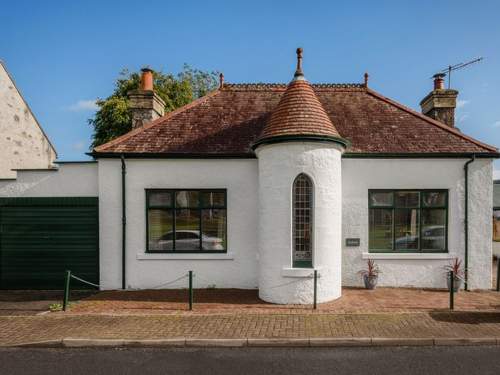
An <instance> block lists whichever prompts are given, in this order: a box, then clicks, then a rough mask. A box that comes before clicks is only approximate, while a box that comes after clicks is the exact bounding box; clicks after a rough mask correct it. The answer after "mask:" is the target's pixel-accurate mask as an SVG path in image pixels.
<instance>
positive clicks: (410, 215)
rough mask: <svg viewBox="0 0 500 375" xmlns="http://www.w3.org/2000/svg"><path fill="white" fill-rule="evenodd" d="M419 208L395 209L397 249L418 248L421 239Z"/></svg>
mask: <svg viewBox="0 0 500 375" xmlns="http://www.w3.org/2000/svg"><path fill="white" fill-rule="evenodd" d="M418 211H419V210H418V209H404V208H398V209H395V210H394V235H395V240H394V242H395V248H396V250H409V249H411V250H417V249H418V240H419V228H418V226H419V218H418Z"/></svg>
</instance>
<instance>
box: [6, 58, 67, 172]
mask: <svg viewBox="0 0 500 375" xmlns="http://www.w3.org/2000/svg"><path fill="white" fill-rule="evenodd" d="M56 156H57V154H56V150H55V148H54V146H53V145H52V144H51V143H50V140H49V139H48V138H47V135H46V134H45V133H44V131H43V129H42V127H41V126H40V124H39V123H38V121H37V119H36V117H35V116H34V114H33V112H31V109H30V107H29V106H28V103H26V101H25V100H24V98H23V97H22V95H21V92H20V91H19V89H18V88H17V86H16V84H15V82H14V80H13V78H12V77H11V76H10V75H9V73H8V71H7V68H6V67H5V65H4V64H3V62H2V61H0V179H8V178H15V177H16V171H15V170H16V169H47V168H50V167H51V166H52V165H53V162H54V160H55V159H56Z"/></svg>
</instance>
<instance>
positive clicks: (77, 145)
mask: <svg viewBox="0 0 500 375" xmlns="http://www.w3.org/2000/svg"><path fill="white" fill-rule="evenodd" d="M71 148H72V149H73V150H74V151H82V150H83V149H84V148H85V141H78V142H75V143H73V144H72V145H71Z"/></svg>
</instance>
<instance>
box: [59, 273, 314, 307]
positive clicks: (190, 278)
mask: <svg viewBox="0 0 500 375" xmlns="http://www.w3.org/2000/svg"><path fill="white" fill-rule="evenodd" d="M195 277H196V278H197V279H198V280H200V281H203V282H205V283H206V284H207V285H210V284H209V283H210V280H207V279H205V278H204V277H200V276H199V275H195V274H194V272H193V271H188V272H187V274H184V275H182V276H179V277H177V278H176V279H173V280H170V281H167V282H164V283H162V284H159V285H156V286H154V287H151V288H150V289H159V288H164V287H166V286H169V285H173V284H175V283H177V282H179V281H181V280H184V279H186V278H187V279H188V292H189V293H188V306H189V310H193V305H194V283H193V281H194V278H195ZM306 277H307V278H313V281H314V282H313V286H314V290H313V309H316V308H317V290H318V271H317V270H314V271H313V272H311V274H309V275H307V276H306ZM71 279H75V280H78V281H80V282H81V283H84V284H87V285H90V286H93V287H95V288H100V285H99V284H95V283H92V282H90V281H87V280H85V279H82V278H81V277H78V276H76V275H74V274H72V273H71V271H69V270H68V271H66V274H65V280H64V297H63V311H66V309H67V307H68V305H69V298H70V294H71ZM301 281H303V280H302V279H297V280H292V281H290V282H287V283H284V284H278V285H275V286H272V287H270V289H275V288H282V287H285V286H288V285H292V284H295V283H298V282H301Z"/></svg>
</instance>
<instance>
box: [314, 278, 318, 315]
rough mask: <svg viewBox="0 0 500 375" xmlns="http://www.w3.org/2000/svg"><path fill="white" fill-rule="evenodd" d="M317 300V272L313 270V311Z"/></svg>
mask: <svg viewBox="0 0 500 375" xmlns="http://www.w3.org/2000/svg"><path fill="white" fill-rule="evenodd" d="M317 299H318V270H314V304H313V309H314V310H316V307H317V306H316V305H317V303H316V302H317Z"/></svg>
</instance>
